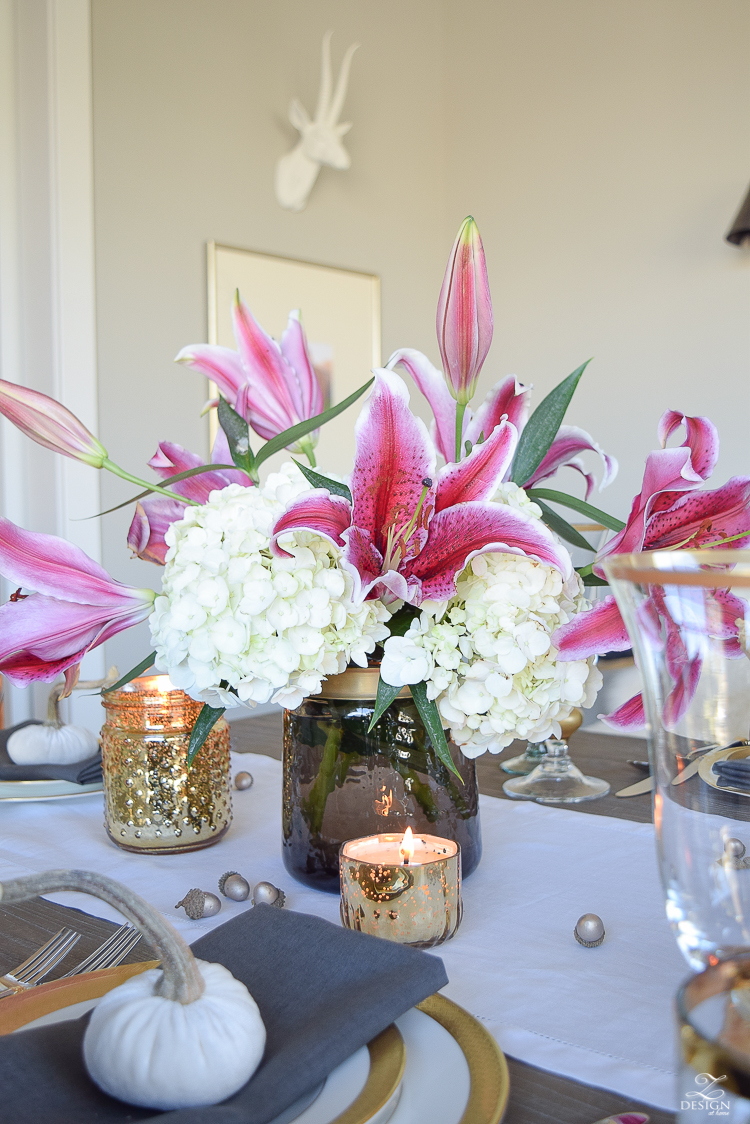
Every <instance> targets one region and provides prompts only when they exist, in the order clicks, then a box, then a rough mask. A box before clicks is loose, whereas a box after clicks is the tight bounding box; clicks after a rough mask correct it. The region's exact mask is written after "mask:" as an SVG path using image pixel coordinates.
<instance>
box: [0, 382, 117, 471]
mask: <svg viewBox="0 0 750 1124" xmlns="http://www.w3.org/2000/svg"><path fill="white" fill-rule="evenodd" d="M0 414H4V415H5V417H6V418H7V419H8V421H11V422H13V425H15V426H17V427H18V428H19V429H20V430H21V432H22V433H25V434H26V436H27V437H30V438H31V439H32V441H36V443H37V444H38V445H43V446H44V448H45V449H51V450H52V451H53V453H62V454H63V456H65V457H71V458H72V459H73V460H78V461H83V462H84V464H90V465H92V467H93V468H101V467H102V465H103V464H104V463H105V461H107V460H108V459H109V458H108V455H107V450H106V449H105V448H104V446H103V445H102V444H101V442H100V441H97V439H96V437H94V435H93V433H91V432H90V431H89V430H88V429H87V428H86V426H85V425H84V424H83V422H81V421H79V420H78V418H77V417H76V416H75V414H71V412H70V410H68V409H66V407H65V406H63V405H61V404H60V403H59V402H56V401H55V399H54V398H50V397H49V396H48V395H46V394H42V393H41V392H40V391H38V390H30V389H29V388H28V387H26V386H18V385H17V384H16V383H13V382H7V381H6V380H5V379H0Z"/></svg>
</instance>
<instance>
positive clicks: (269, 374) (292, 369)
mask: <svg viewBox="0 0 750 1124" xmlns="http://www.w3.org/2000/svg"><path fill="white" fill-rule="evenodd" d="M232 325H233V328H234V337H235V339H236V341H237V348H238V350H237V351H232V350H231V348H228V347H217V346H215V345H213V344H192V345H190V346H189V347H183V349H182V351H180V353H179V354H178V355H177V357H176V359H175V362H176V363H184V364H185V366H187V367H192V368H193V370H196V371H201V372H202V374H204V375H207V376H208V378H210V379H213V381H214V382H215V383H216V385H217V386H218V388H219V392H220V393H221V395H222V396H223V397H224V398H225V399H226V400H227V402H228V403H229V404H230V406H232V407H233V408H234V409H235V410H236V411H237V413H239V414H242V416H243V417H244V418H245V419H246V420H247V422H248V423H249V424H250V425H251V426H252V428H253V429H254V430H255V432H256V433H257V434H259V436H260V437H262V438H263V439H264V440H266V441H268V440H270V438H272V437H275V436H276V434H277V433H283V431H284V430H285V429H289V428H290V427H291V426H293V425H297V423H298V422H301V421H306V420H307V419H308V418H313V417H315V416H316V415H317V414H320V413H322V411H323V408H324V402H323V392H322V390H321V388H320V383H319V382H318V377H317V375H316V374H315V370H314V368H313V365H312V361H311V359H310V354H309V351H308V347H307V340H306V338H305V332H304V329H303V327H302V323H301V321H300V318H299V312H298V311H295V312H290V313H289V322H288V324H287V327H286V330H285V331H284V333H283V335H282V337H281V343H280V344H278V343H276V340H274V339H272V338H271V336H269V335H267V334H266V332H264V331H263V329H262V328H261V327H260V325H259V324H258V323H257V321H256V320H255V319H254V317H253V315H252V313H251V312H250V309H249V308H248V307H247V305H246V304H245V303H244V301H241V300H240V295H239V292H238V293H236V294H235V299H234V305H233V307H232ZM317 440H318V431H317V430H315V431H314V432H313V433H309V434H307V436H306V437H305V438H303V440H302V442H301V443H298V444H294V445H290V446H289V448H290V449H291V450H292V451H294V452H305V447H304V446H307V447H309V448H310V449H312V448H313V447H314V445H315V444H316V443H317Z"/></svg>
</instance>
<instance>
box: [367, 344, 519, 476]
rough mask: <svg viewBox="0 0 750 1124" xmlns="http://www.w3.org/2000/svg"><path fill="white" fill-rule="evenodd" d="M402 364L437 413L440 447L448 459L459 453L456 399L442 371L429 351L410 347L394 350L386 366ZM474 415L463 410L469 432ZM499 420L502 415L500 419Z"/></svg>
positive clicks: (435, 436) (436, 438)
mask: <svg viewBox="0 0 750 1124" xmlns="http://www.w3.org/2000/svg"><path fill="white" fill-rule="evenodd" d="M399 363H400V364H401V365H402V366H403V367H404V368H405V370H407V371H408V372H409V374H410V375H411V377H412V378H413V379H414V382H415V383H416V384H417V386H418V387H419V390H420V391H421V393H422V394H423V395H424V396H425V398H426V399H427V401H428V403H429V405H430V409H431V410H432V412H433V414H434V417H435V422H434V426H435V431H434V434H433V436H434V440H435V444H436V445H437V450H438V452H439V453H440V455H441V457H443V458H444V459H445V460H446V461H452V460H454V459H455V456H456V399H455V398H454V397H453V395H452V394H451V392H450V391H449V390H448V385H447V383H446V381H445V379H444V378H443V373H442V371H438V369H437V367H433V365H432V363H430V361H429V359H428V358H427V356H426V355H423V354H422V352H421V351H415V350H414V349H413V348H411V347H405V348H402V349H401V350H400V351H394V353H393V355H392V356H391V357H390V359H389V360H388V364H387V370H389V371H392V370H394V369H395V368H396V367H397V366H398V364H399ZM470 419H471V412H470V411H469V410H467V411H466V413H465V414H464V425H463V430H464V433H465V434H468V425H469V421H470ZM498 420H499V419H498Z"/></svg>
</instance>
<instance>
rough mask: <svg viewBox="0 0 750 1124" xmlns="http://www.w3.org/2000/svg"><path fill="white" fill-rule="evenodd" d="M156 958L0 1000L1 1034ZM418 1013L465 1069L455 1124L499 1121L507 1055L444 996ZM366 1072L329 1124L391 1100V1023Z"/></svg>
mask: <svg viewBox="0 0 750 1124" xmlns="http://www.w3.org/2000/svg"><path fill="white" fill-rule="evenodd" d="M158 964H159V962H158V961H157V960H146V961H142V962H140V963H137V964H122V965H120V967H118V968H105V969H102V970H101V971H99V972H87V973H85V974H83V975H81V976H71V977H70V979H64V980H52V981H51V982H50V983H46V984H41V985H40V986H39V987H35V988H31V989H30V990H29V991H24V992H20V993H19V994H18V995H12V996H10V997H9V998H7V999H2V1000H0V1035H4V1034H12V1033H13V1031H16V1030H19V1029H20V1028H21V1027H23V1026H26V1025H27V1024H28V1023H31V1022H33V1021H34V1020H35V1019H39V1018H41V1017H42V1016H43V1015H48V1014H50V1013H51V1012H53V1011H59V1010H61V1009H62V1008H64V1007H70V1006H72V1005H73V1004H74V1003H83V1002H85V1001H87V1000H91V999H99V998H101V996H102V995H105V994H106V993H107V992H108V991H111V989H112V988H114V987H118V986H119V985H120V984H121V983H124V982H125V980H128V979H130V978H131V976H136V975H138V974H139V973H141V972H145V971H147V969H149V968H156V967H158ZM417 1009H418V1010H419V1011H422V1012H423V1013H424V1014H425V1015H428V1016H429V1017H430V1018H431V1019H434V1020H435V1022H437V1023H439V1024H440V1025H441V1026H442V1027H443V1028H444V1029H445V1030H447V1031H448V1033H449V1034H450V1035H451V1037H452V1038H454V1039H455V1041H456V1042H457V1043H458V1045H459V1047H460V1048H461V1051H462V1052H463V1054H464V1057H465V1058H466V1061H467V1064H468V1067H469V1077H470V1090H469V1102H468V1104H467V1106H466V1109H465V1111H464V1114H463V1116H462V1117H461V1120H460V1121H459V1124H499V1121H501V1120H502V1118H503V1113H504V1112H505V1108H506V1105H507V1103H508V1094H509V1091H510V1080H509V1076H508V1065H507V1062H506V1060H505V1055H504V1054H503V1052H502V1050H501V1049H500V1047H499V1046H498V1044H497V1042H496V1041H495V1039H494V1038H493V1037H492V1035H491V1034H490V1033H489V1032H488V1031H487V1030H485V1028H484V1027H483V1026H482V1025H481V1023H479V1022H477V1020H476V1019H475V1018H474V1017H473V1016H472V1015H470V1014H469V1012H468V1011H465V1010H464V1009H463V1007H459V1006H458V1004H457V1003H453V1002H452V1001H451V1000H450V999H446V998H445V996H443V995H431V996H429V998H427V999H425V1000H423V1002H422V1003H418V1004H417ZM367 1049H368V1051H369V1054H370V1073H369V1076H368V1078H367V1082H366V1084H365V1086H364V1088H363V1089H362V1091H361V1093H360V1094H359V1096H358V1097H357V1098H356V1100H354V1101H353V1102H352V1104H351V1105H349V1107H348V1108H347V1109H346V1110H345V1111H344V1112H343V1113H341V1114H340V1115H339V1116H337V1117H336V1119H335V1120H332V1121H331V1124H368V1121H371V1120H372V1118H373V1117H374V1116H375V1115H376V1114H377V1113H378V1112H380V1110H381V1109H382V1108H383V1107H384V1106H385V1105H386V1104H387V1103H388V1101H389V1100H390V1099H391V1098H392V1097H393V1095H394V1094H395V1092H396V1090H397V1089H398V1086H399V1085H400V1083H401V1079H402V1077H403V1074H404V1067H405V1065H406V1048H405V1045H404V1040H403V1038H402V1037H401V1034H400V1032H399V1030H398V1029H397V1027H395V1026H393V1025H391V1026H389V1027H386V1029H385V1030H384V1031H383V1032H382V1033H381V1034H379V1035H378V1036H377V1037H376V1038H373V1040H372V1041H371V1042H368V1044H367Z"/></svg>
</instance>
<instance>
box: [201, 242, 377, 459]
mask: <svg viewBox="0 0 750 1124" xmlns="http://www.w3.org/2000/svg"><path fill="white" fill-rule="evenodd" d="M206 249H207V281H208V340H209V343H212V344H219V345H221V346H223V347H230V348H233V349H234V348H236V343H235V340H234V335H233V333H232V326H231V305H232V300H233V298H234V293H235V290H237V289H239V292H240V295H241V296H242V299H243V300H244V301H245V303H246V304H247V305H248V307H249V308H250V310H251V312H252V313H253V316H254V317H255V318H256V320H257V321H258V323H259V324H260V325H261V326H262V327H263V328H264V329H265V331H267V332H268V333H269V334H270V335H271V336H273V337H274V338H275V339H279V337H280V335H281V333H282V331H283V330H284V328H285V327H286V323H287V317H288V315H289V312H290V311H291V310H292V309H296V308H298V309H300V311H301V314H302V323H303V325H304V327H305V331H306V333H307V338H308V342H309V344H310V347H311V352H312V359H313V363H314V365H315V366H316V370H317V371H318V373H319V375H320V377H321V382H322V384H323V389H324V395H325V394H326V391H327V392H328V394H327V398H328V401H327V402H326V405H335V403H336V402H340V401H342V400H343V399H344V398H346V397H347V396H348V395H350V394H351V393H352V392H353V391H355V390H356V389H357V388H358V387H360V386H362V384H363V383H364V382H366V381H367V379H368V378H369V377H370V372H371V370H372V369H373V367H379V366H380V364H381V346H380V278H379V277H378V276H377V275H376V274H373V273H362V272H359V271H357V270H351V269H339V268H337V267H334V266H329V265H320V264H319V263H316V262H309V261H302V260H299V259H295V258H286V257H281V256H279V255H276V254H263V253H259V252H257V251H255V250H245V249H242V248H240V247H237V246H229V245H225V244H224V243H221V242H209V243H208V244H207V248H206ZM211 393H212V394H213V393H214V391H213V388H212V392H211ZM357 409H358V408H355V411H348V410H347V411H344V413H343V414H340V415H339V416H338V417H337V418H334V419H333V420H332V421H330V422H328V424H327V425H326V427H325V429H324V430H323V431H322V433H321V440H320V443H319V446H318V452H319V456H318V462H319V464H320V467H321V468H322V469H323V470H328V471H330V472H337V473H340V474H342V475H343V474H345V473H348V472H350V471H351V465H352V458H353V455H354V418H355V417H356V412H357ZM216 427H217V420H216V411H215V410H212V411H211V419H210V437H211V444H212V445H213V439H214V436H215V434H216ZM251 437H252V434H251ZM259 443H260V438H257V440H256V447H257V445H258V444H259ZM288 458H289V454H288V453H279V454H277V455H276V456H275V457H273V458H271V460H270V461H269V465H270V466H271V467H272V468H274V467H278V465H279V464H281V463H282V461H284V460H287V459H288Z"/></svg>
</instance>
